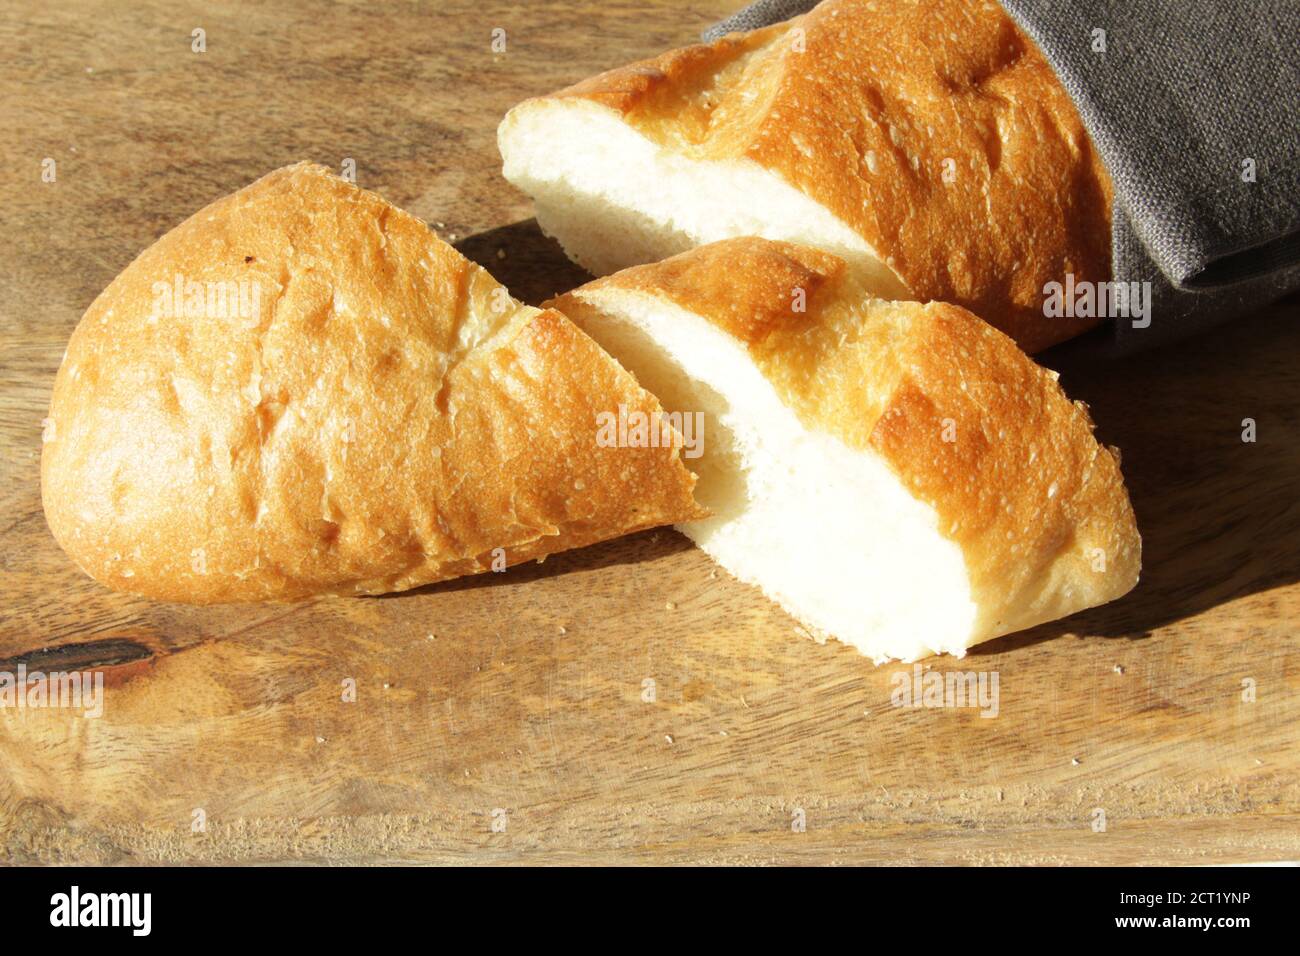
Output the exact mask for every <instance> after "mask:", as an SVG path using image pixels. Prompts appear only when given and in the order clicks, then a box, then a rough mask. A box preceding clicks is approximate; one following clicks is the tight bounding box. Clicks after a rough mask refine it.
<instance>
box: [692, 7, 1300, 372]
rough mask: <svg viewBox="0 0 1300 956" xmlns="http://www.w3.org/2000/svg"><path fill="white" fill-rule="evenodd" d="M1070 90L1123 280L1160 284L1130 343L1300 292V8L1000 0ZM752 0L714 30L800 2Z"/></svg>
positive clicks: (754, 22)
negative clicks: (1099, 172)
mask: <svg viewBox="0 0 1300 956" xmlns="http://www.w3.org/2000/svg"><path fill="white" fill-rule="evenodd" d="M1000 2H1001V4H1002V6H1003V8H1004V9H1005V10H1006V11H1007V13H1008V14H1009V15H1010V16H1011V17H1012V18H1013V19H1014V20H1015V21H1016V23H1017V24H1018V25H1019V26H1020V28H1021V29H1022V30H1024V31H1025V33H1027V34H1028V35H1029V36H1030V37H1031V38H1033V40H1034V42H1035V43H1037V44H1038V46H1039V48H1040V49H1041V50H1042V51H1043V54H1044V56H1045V57H1046V58H1047V60H1048V62H1049V63H1051V65H1052V67H1053V68H1054V69H1055V70H1056V73H1057V76H1058V77H1060V79H1061V82H1062V85H1063V86H1064V87H1065V89H1066V91H1067V92H1068V93H1069V94H1070V96H1071V98H1072V99H1073V100H1074V103H1075V105H1076V107H1077V108H1078V110H1079V114H1080V117H1081V118H1082V120H1083V123H1084V125H1085V126H1086V127H1087V129H1088V132H1089V134H1090V135H1091V137H1092V140H1093V143H1094V144H1095V145H1096V148H1097V150H1098V152H1099V153H1100V155H1101V157H1102V160H1103V162H1104V163H1105V165H1106V168H1107V170H1108V171H1109V172H1110V174H1111V178H1112V180H1113V181H1114V186H1115V205H1114V208H1113V210H1112V214H1113V215H1112V269H1113V274H1114V279H1115V280H1116V281H1124V282H1150V283H1151V302H1152V310H1151V321H1150V322H1149V323H1134V322H1132V321H1130V320H1127V319H1119V320H1116V321H1115V324H1114V326H1113V331H1114V339H1113V343H1112V345H1113V348H1114V350H1115V351H1118V352H1122V353H1126V352H1133V351H1138V350H1141V349H1144V348H1148V347H1151V346H1154V345H1158V344H1164V343H1166V342H1170V341H1173V340H1176V339H1180V338H1185V337H1186V336H1188V335H1191V334H1194V333H1196V332H1199V331H1201V330H1203V329H1205V328H1208V327H1210V326H1213V325H1217V324H1218V323H1220V322H1223V321H1226V320H1228V319H1231V318H1234V317H1236V316H1239V315H1241V314H1243V313H1245V312H1249V311H1252V310H1254V309H1257V308H1259V307H1260V306H1263V305H1265V304H1267V303H1268V302H1271V301H1273V300H1275V299H1277V298H1280V297H1281V296H1282V295H1285V294H1286V293H1287V292H1289V291H1292V290H1295V289H1298V288H1300V162H1297V157H1300V123H1297V121H1296V117H1297V116H1300V4H1297V3H1293V2H1287V0H1236V2H1234V3H1231V4H1227V3H1223V2H1221V0H1136V2H1133V3H1122V4H1119V3H1114V2H1113V0H1000ZM815 5H816V4H815V3H814V2H811V0H757V2H755V3H753V4H751V5H750V6H748V7H745V8H744V9H742V10H740V11H739V12H738V13H736V14H735V15H734V16H732V17H729V18H728V19H726V20H723V21H722V22H721V23H718V24H715V25H714V26H713V27H711V28H710V29H709V30H707V31H706V32H705V33H704V38H705V39H706V40H712V39H716V38H717V37H719V36H722V35H724V34H726V33H729V32H733V31H737V30H750V29H755V28H757V27H761V26H766V25H768V24H771V23H775V22H778V21H780V20H784V19H788V18H789V17H792V16H795V15H797V14H800V13H803V12H806V11H807V10H809V9H811V8H812V7H813V6H815Z"/></svg>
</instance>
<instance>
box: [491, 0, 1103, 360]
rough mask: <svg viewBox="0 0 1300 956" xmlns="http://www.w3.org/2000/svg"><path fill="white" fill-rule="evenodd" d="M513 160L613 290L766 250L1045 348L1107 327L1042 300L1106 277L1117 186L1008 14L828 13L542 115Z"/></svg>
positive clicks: (866, 2)
mask: <svg viewBox="0 0 1300 956" xmlns="http://www.w3.org/2000/svg"><path fill="white" fill-rule="evenodd" d="M498 142H499V145H500V149H501V154H502V157H503V159H504V173H505V176H506V178H507V179H508V180H510V181H511V182H512V183H514V184H515V185H516V186H518V187H519V188H520V189H522V190H524V191H525V192H527V193H528V194H529V195H531V196H532V197H533V200H534V203H535V206H536V211H537V220H538V222H539V224H540V225H541V227H542V229H543V230H544V231H546V232H547V233H549V234H550V235H553V236H555V237H556V238H557V239H558V240H559V242H560V244H561V245H562V246H563V247H564V249H565V251H566V252H567V253H568V255H569V256H570V257H571V258H573V259H574V260H575V261H577V262H578V263H579V264H581V265H583V266H584V267H586V268H587V269H590V270H591V271H592V272H594V273H595V274H597V275H605V274H608V273H610V272H615V271H617V270H619V269H621V268H624V267H626V266H629V265H634V264H638V263H645V262H654V261H658V260H661V259H664V258H666V257H668V256H671V255H674V254H676V253H678V252H682V251H684V250H685V249H688V248H690V247H692V246H696V245H700V244H703V243H708V242H713V241H716V240H719V239H726V238H732V237H735V236H743V235H754V236H762V237H765V238H768V239H781V240H788V241H792V242H798V243H801V244H806V245H812V246H815V247H819V248H822V249H825V250H827V251H829V252H833V253H835V254H836V255H837V256H839V257H840V258H843V259H845V260H846V261H847V262H848V263H849V264H850V265H851V266H853V267H854V268H856V269H859V270H860V271H862V273H863V274H864V277H865V278H866V279H867V280H868V281H869V282H870V284H871V287H872V288H873V289H874V290H875V291H876V292H877V293H879V294H882V295H889V296H891V297H894V298H912V299H918V300H921V301H926V300H931V299H935V300H939V301H944V302H954V303H957V304H959V305H962V306H963V307H965V308H968V309H970V310H971V311H973V312H975V313H976V314H977V315H979V316H980V317H981V318H982V319H984V320H985V321H987V322H991V323H992V324H993V325H995V326H997V327H998V328H1000V329H1002V330H1003V331H1005V332H1007V333H1008V334H1009V335H1011V336H1012V337H1013V338H1014V339H1016V340H1017V342H1019V343H1020V345H1021V346H1022V347H1023V348H1025V349H1026V350H1028V351H1037V350H1039V349H1042V348H1045V347H1047V346H1048V345H1051V344H1053V343H1054V342H1059V341H1063V340H1064V339H1067V338H1070V337H1071V336H1074V335H1077V334H1078V333H1079V332H1081V331H1083V330H1084V329H1086V328H1088V327H1090V326H1093V325H1096V324H1097V323H1099V322H1100V321H1102V320H1101V319H1100V318H1098V317H1091V316H1090V317H1083V316H1080V317H1077V318H1074V317H1072V318H1060V317H1051V318H1049V317H1046V316H1045V315H1044V313H1043V301H1044V287H1045V286H1046V285H1047V283H1049V282H1054V281H1056V282H1065V281H1067V276H1069V275H1072V276H1073V277H1074V281H1076V282H1097V281H1104V280H1106V279H1109V277H1110V271H1111V267H1110V216H1111V211H1110V202H1111V198H1110V197H1111V185H1110V179H1109V177H1108V176H1107V173H1106V170H1105V169H1104V167H1103V166H1102V163H1101V161H1100V159H1099V158H1098V155H1097V152H1096V151H1095V150H1094V148H1093V145H1092V143H1091V141H1090V139H1089V137H1088V134H1087V132H1086V131H1085V129H1084V127H1083V124H1082V122H1081V121H1080V119H1079V115H1078V112H1077V111H1076V109H1075V107H1074V104H1073V103H1072V102H1071V100H1070V97H1069V96H1068V95H1067V93H1066V91H1065V89H1064V87H1063V86H1062V84H1061V83H1060V81H1059V80H1058V79H1057V77H1056V76H1055V74H1054V73H1053V72H1052V69H1051V67H1050V66H1049V65H1048V63H1047V61H1046V60H1045V59H1044V58H1043V56H1042V54H1041V53H1040V52H1039V51H1038V50H1037V49H1036V48H1035V46H1034V44H1033V41H1032V40H1030V38H1029V37H1028V36H1026V35H1025V34H1023V33H1022V32H1021V31H1020V30H1019V29H1018V28H1017V26H1016V25H1015V23H1014V22H1013V21H1012V20H1011V18H1010V17H1008V16H1007V15H1006V14H1005V13H1004V12H1003V11H1002V10H1001V8H1000V7H999V6H998V5H997V4H996V3H994V2H992V0H989V2H976V0H825V2H823V3H821V4H820V5H818V6H817V7H816V8H815V9H813V10H812V11H810V12H809V13H807V14H805V15H804V16H800V17H796V18H794V19H792V20H789V21H786V22H784V23H779V24H776V25H773V26H770V27H766V28H763V29H761V30H755V31H752V32H748V33H734V34H730V35H728V36H726V37H723V38H722V39H720V40H717V41H716V42H714V43H710V44H704V45H697V46H690V47H685V48H682V49H678V50H672V51H670V52H667V53H664V54H663V55H661V56H657V57H654V58H652V59H649V60H645V61H642V62H639V63H633V64H630V65H628V66H624V67H619V68H617V69H613V70H610V71H609V72H607V73H602V74H600V75H598V76H594V77H591V78H589V79H587V80H584V81H582V82H580V83H578V84H576V85H575V86H571V87H568V88H567V89H563V90H560V91H559V92H556V93H553V94H550V95H547V96H539V97H534V98H532V99H529V100H526V101H524V102H523V103H520V104H519V105H518V106H516V107H515V108H514V109H512V110H511V111H510V112H509V113H508V114H507V116H506V117H505V119H504V120H503V121H502V123H501V126H500V129H499V131H498Z"/></svg>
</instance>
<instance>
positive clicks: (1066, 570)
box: [554, 237, 1141, 640]
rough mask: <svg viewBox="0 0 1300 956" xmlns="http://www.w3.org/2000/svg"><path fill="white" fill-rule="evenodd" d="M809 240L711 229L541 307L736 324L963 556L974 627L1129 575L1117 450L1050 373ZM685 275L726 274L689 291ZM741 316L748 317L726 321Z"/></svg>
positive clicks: (1132, 537)
mask: <svg viewBox="0 0 1300 956" xmlns="http://www.w3.org/2000/svg"><path fill="white" fill-rule="evenodd" d="M810 252H811V251H810V250H807V249H803V248H801V247H799V246H796V245H792V244H790V243H781V242H771V241H768V240H764V239H755V238H751V237H745V238H739V239H731V240H726V241H724V242H719V243H713V244H711V245H708V246H702V247H699V248H697V249H693V250H691V251H689V252H686V253H683V254H681V255H680V256H675V257H673V258H672V259H668V260H665V261H664V262H662V263H654V264H650V265H645V266H637V267H635V268H632V269H626V270H624V271H622V272H619V273H616V274H614V275H612V276H606V277H604V278H601V279H597V280H595V281H594V282H591V283H588V284H587V285H585V286H582V287H580V288H578V289H575V290H573V291H572V292H570V293H568V294H566V295H564V296H561V297H559V298H558V299H556V300H555V302H554V305H555V306H556V307H557V308H560V309H563V308H565V306H566V304H568V303H571V302H573V301H575V300H576V301H577V302H591V303H595V302H597V301H599V300H600V296H601V294H602V293H606V292H609V291H611V290H613V291H625V292H635V293H640V294H644V295H651V296H656V297H660V298H662V299H665V300H668V301H670V302H672V303H673V304H674V305H677V306H679V307H681V308H683V309H685V310H687V311H690V312H693V313H695V314H697V315H700V316H702V317H703V318H705V319H707V320H708V321H710V322H712V323H713V324H715V325H717V326H718V327H719V328H721V329H723V330H725V331H726V332H728V333H729V334H731V335H732V336H733V337H735V338H737V339H739V340H740V341H741V342H742V343H743V344H744V345H745V346H746V348H747V349H748V351H749V354H750V356H751V358H752V359H753V360H754V363H755V364H756V365H757V366H758V368H759V369H760V371H762V373H763V374H764V375H765V376H766V377H767V379H768V380H769V381H770V382H771V383H772V384H773V386H774V387H775V388H776V391H777V393H778V395H780V397H781V398H782V400H783V401H784V402H785V403H786V404H787V405H788V406H789V407H790V408H791V409H792V410H793V411H794V412H795V414H796V415H797V416H798V417H799V419H800V421H801V422H802V424H803V425H804V427H806V428H808V429H810V430H814V431H819V432H824V433H826V434H829V435H833V436H835V437H836V438H838V439H840V440H841V441H843V442H844V443H845V444H846V445H848V446H849V447H850V448H854V449H858V450H862V451H866V450H871V451H874V452H875V453H877V454H879V455H880V456H882V457H883V458H884V459H885V461H887V462H888V463H889V465H890V467H891V468H892V469H893V471H894V473H895V474H896V475H897V476H898V479H899V481H901V482H902V483H903V484H904V485H905V486H906V487H907V488H908V489H909V490H910V491H911V492H912V494H913V495H914V496H916V497H917V498H919V499H920V500H922V501H924V502H926V503H927V504H929V505H930V506H931V507H932V508H933V509H934V510H935V512H936V514H937V515H938V518H939V530H940V532H941V533H942V534H944V535H945V536H946V537H948V538H949V539H951V540H953V541H955V542H956V543H957V544H958V545H959V546H960V547H961V550H962V553H963V555H964V556H965V560H966V566H967V570H968V572H969V574H970V580H971V588H972V593H973V594H974V595H975V599H976V603H977V606H978V618H977V621H976V627H975V632H976V634H977V635H978V636H979V639H980V640H986V639H988V638H991V637H995V636H997V635H999V634H1005V633H1009V632H1011V631H1014V630H1019V629H1021V628H1024V627H1029V626H1031V625H1033V624H1036V623H1039V622H1041V621H1046V620H1052V619H1055V618H1057V617H1061V616H1063V615H1065V614H1068V613H1072V612H1073V611H1076V610H1080V609H1082V608H1085V607H1092V606H1094V605H1097V604H1101V603H1103V602H1105V601H1109V600H1113V599H1114V598H1116V597H1119V596H1120V595H1122V594H1124V593H1126V592H1127V591H1128V590H1130V589H1131V588H1132V587H1133V585H1134V584H1135V583H1136V582H1137V576H1138V572H1139V570H1140V565H1141V540H1140V538H1139V536H1138V532H1137V526H1136V523H1135V520H1134V517H1133V510H1132V507H1131V506H1130V504H1129V499H1128V493H1127V491H1126V490H1125V488H1124V482H1123V477H1122V476H1121V474H1120V470H1119V464H1118V461H1117V459H1116V457H1115V455H1114V453H1112V451H1111V450H1110V449H1107V448H1105V447H1104V446H1101V445H1099V444H1098V443H1097V441H1096V440H1095V439H1094V438H1093V434H1092V430H1093V424H1092V421H1091V419H1090V418H1089V416H1088V414H1087V411H1086V410H1085V409H1084V407H1083V406H1082V405H1079V404H1077V403H1074V402H1071V401H1070V400H1069V399H1068V398H1067V397H1066V395H1065V393H1064V392H1063V391H1062V390H1061V387H1060V386H1059V385H1058V384H1057V381H1056V377H1055V375H1054V374H1053V373H1052V372H1049V371H1048V370H1046V369H1044V368H1042V367H1040V366H1038V365H1037V364H1035V363H1034V362H1033V361H1032V360H1031V359H1029V358H1028V357H1027V356H1026V355H1025V354H1024V353H1023V352H1021V351H1020V349H1018V348H1017V347H1016V345H1015V343H1014V342H1012V341H1011V339H1009V338H1008V337H1007V336H1005V335H1003V334H1002V333H1001V332H999V331H997V330H996V329H994V328H993V327H992V326H990V325H988V324H987V323H984V322H981V321H980V320H979V319H978V318H976V317H975V316H974V315H972V314H971V313H969V312H967V311H966V310H965V309H962V308H960V307H958V306H954V305H948V304H944V303H930V304H928V305H921V304H919V303H915V302H889V301H885V300H879V299H871V298H870V297H868V296H867V295H865V294H864V292H863V291H862V289H861V288H860V287H859V285H858V283H857V281H856V279H855V278H854V277H853V276H851V275H849V274H847V273H846V272H845V271H844V270H843V269H835V268H833V267H831V266H829V265H828V264H827V263H826V262H825V258H830V259H834V257H833V256H827V254H825V253H815V254H813V257H812V258H810ZM782 257H786V258H788V262H787V263H786V265H785V267H784V268H782V267H780V266H778V265H777V264H776V262H777V260H778V259H780V258H782ZM823 257H825V258H823ZM690 260H694V261H695V264H694V265H692V263H691V261H690ZM811 261H816V263H817V264H818V267H817V269H816V270H815V271H814V270H810V268H809V263H810V262H811ZM690 275H703V276H708V275H713V276H718V275H722V276H725V277H726V278H727V281H726V284H725V288H720V289H712V288H710V287H707V286H705V287H701V288H691V287H689V286H688V285H686V284H684V283H683V282H682V277H683V276H690ZM810 275H811V276H814V277H815V283H816V285H817V289H816V294H815V295H810V296H809V297H808V309H807V311H806V312H805V313H802V314H798V313H795V312H793V311H792V310H791V306H790V304H791V302H792V301H793V295H792V292H793V288H782V287H781V285H780V279H779V278H778V277H781V276H787V277H802V279H803V280H806V279H808V278H809V276H810ZM782 310H784V312H783V311H782ZM574 312H575V314H577V310H576V309H575V310H574ZM747 313H752V314H754V315H761V316H762V317H763V319H762V321H760V322H754V323H744V322H736V321H735V318H734V317H735V316H736V315H744V314H747Z"/></svg>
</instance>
